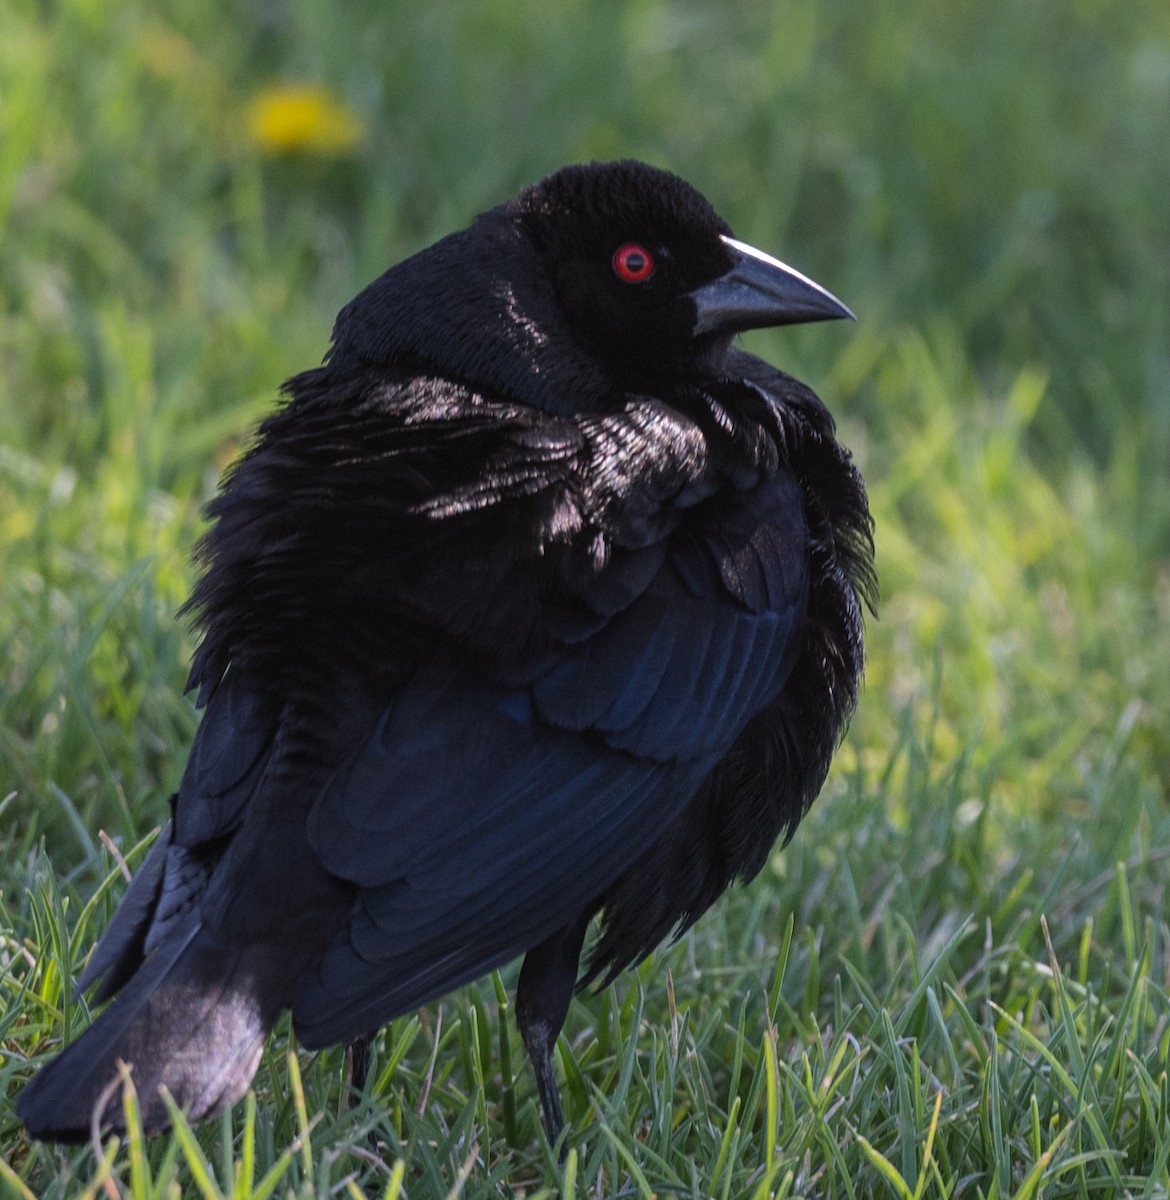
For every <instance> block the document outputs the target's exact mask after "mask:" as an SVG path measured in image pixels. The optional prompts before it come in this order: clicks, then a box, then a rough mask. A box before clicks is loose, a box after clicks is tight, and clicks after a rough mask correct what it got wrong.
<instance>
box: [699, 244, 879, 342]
mask: <svg viewBox="0 0 1170 1200" xmlns="http://www.w3.org/2000/svg"><path fill="white" fill-rule="evenodd" d="M723 243H724V245H725V246H726V247H727V248H728V250H729V251H730V252H731V254H732V257H733V260H734V261H733V262H732V264H731V266H730V267H729V268H728V269H727V270H726V271H725V272H724V273H723V274H722V275H720V276H719V278H718V279H714V280H712V281H711V282H710V283H706V284H704V285H703V286H702V287H700V288H696V289H695V290H694V291H693V292H691V294H690V296H691V299H692V300H693V301H694V302H695V333H740V332H742V331H743V330H745V329H763V328H765V327H767V326H771V325H798V324H800V323H802V322H805V321H833V320H836V319H837V318H838V317H848V318H849V319H850V320H854V319H855V318H854V316H853V313H851V312H850V311H849V309H848V308H846V307H845V305H844V304H842V303H841V301H840V300H838V299H837V297H836V296H834V295H832V294H831V293H830V292H827V291H825V289H824V288H823V287H821V285H820V284H819V283H813V281H812V280H811V279H809V278H807V277H806V276H804V275H802V274H801V273H800V272H799V271H794V270H793V269H792V268H791V267H789V266H786V265H785V264H784V263H782V262H780V260H779V259H776V258H773V257H772V256H771V255H770V254H765V253H764V252H763V251H762V250H757V249H756V248H755V247H754V246H749V245H747V244H746V243H745V242H737V241H736V240H735V238H730V237H724V238H723Z"/></svg>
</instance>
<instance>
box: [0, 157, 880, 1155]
mask: <svg viewBox="0 0 1170 1200" xmlns="http://www.w3.org/2000/svg"><path fill="white" fill-rule="evenodd" d="M846 315H850V314H849V313H848V310H847V309H846V308H845V307H844V306H843V305H842V304H841V303H840V302H839V301H837V300H835V299H834V298H833V297H832V296H831V295H829V294H828V293H827V292H825V291H824V290H823V289H822V288H820V287H818V286H817V285H816V284H815V283H812V282H811V281H810V280H808V279H806V278H804V277H803V276H802V275H800V274H798V273H797V272H796V271H793V270H792V269H790V268H789V267H786V266H784V265H783V264H781V263H779V262H777V261H776V260H775V259H773V258H770V257H769V256H768V255H766V254H763V253H761V252H760V251H758V250H754V249H752V248H751V247H750V246H747V245H745V244H743V243H742V242H739V241H737V240H735V239H734V238H733V237H732V236H731V232H730V230H729V228H728V226H727V225H726V224H725V223H724V222H723V221H722V220H721V219H720V217H719V216H717V215H716V213H715V211H714V210H713V209H712V207H711V206H710V204H709V203H708V202H707V201H706V200H705V199H704V198H703V197H702V196H701V195H700V194H699V193H698V192H696V191H695V190H694V189H693V188H692V187H690V186H689V185H688V184H686V183H684V182H683V181H682V180H681V179H679V178H677V177H676V176H673V175H671V174H668V173H666V172H664V171H661V170H656V169H653V168H651V167H648V166H645V165H643V164H640V163H636V162H628V161H627V162H618V163H608V164H597V163H595V164H591V165H587V166H574V167H567V168H565V169H563V170H561V171H558V172H556V173H555V174H553V175H551V176H549V177H548V178H546V179H544V180H542V181H541V182H539V183H536V184H534V185H533V186H531V187H528V188H525V189H524V190H523V191H521V192H520V193H519V194H518V195H517V196H516V197H515V198H514V199H512V200H511V201H509V202H508V203H506V204H503V205H501V206H500V207H498V208H494V209H492V210H491V211H489V212H486V213H484V214H483V215H481V216H480V217H478V218H477V219H476V220H475V222H474V223H473V224H472V225H471V226H470V227H469V228H467V229H465V230H463V231H461V232H458V233H453V234H451V235H450V236H448V237H445V238H443V239H442V240H441V241H439V242H437V243H436V244H435V245H433V246H431V247H429V248H428V249H426V250H423V251H422V252H421V253H419V254H416V255H415V256H413V257H412V258H409V259H407V260H406V261H404V262H402V263H399V264H398V265H397V266H395V267H393V268H391V269H390V270H389V271H387V272H386V273H385V274H384V275H383V276H381V278H379V279H377V280H375V281H374V282H373V283H372V284H370V285H369V286H368V287H367V288H366V289H365V290H364V291H363V292H361V294H360V295H358V296H357V298H356V299H354V300H353V301H352V302H351V303H350V304H348V305H347V306H346V307H345V308H344V309H343V310H342V311H341V313H340V315H339V316H338V318H337V322H336V324H335V326H334V330H333V339H332V345H331V348H330V349H329V352H328V355H327V357H326V359H325V361H324V364H323V365H322V366H320V367H318V368H316V369H314V370H309V371H306V372H304V373H303V374H301V375H298V376H296V377H295V378H293V379H292V380H290V381H289V383H288V384H287V385H286V387H285V402H284V403H283V405H282V406H281V407H280V408H279V409H278V410H277V411H276V412H275V413H274V414H273V415H272V416H270V417H268V419H267V420H265V421H264V422H263V423H262V424H261V425H260V427H259V430H258V432H257V435H256V437H255V440H254V443H253V444H252V446H251V448H250V449H249V450H248V451H247V452H246V453H245V454H244V456H243V457H242V459H241V460H240V461H239V462H238V463H237V464H236V466H235V467H234V468H233V469H232V470H231V471H230V472H229V474H228V475H227V477H226V479H225V481H224V483H223V485H222V487H221V489H220V491H219V494H218V496H217V497H216V498H215V499H214V500H213V501H212V503H211V504H210V506H209V510H208V512H209V528H208V532H207V533H206V535H205V537H204V538H203V540H202V542H201V543H200V546H199V549H198V560H199V564H200V567H201V575H200V578H199V581H198V583H197V585H196V587H195V590H194V593H193V596H192V598H191V601H190V604H189V611H190V612H191V613H192V614H193V616H194V619H195V622H196V624H197V626H198V628H199V630H200V633H201V640H200V642H199V645H198V649H197V651H196V653H195V656H194V661H193V665H192V668H191V674H190V680H189V684H190V687H192V688H193V689H195V690H196V694H197V704H198V707H199V708H200V709H201V710H202V721H201V724H200V725H199V728H198V731H197V733H196V736H195V740H194V744H193V746H192V749H191V752H190V756H189V758H188V760H187V765H186V770H185V773H184V774H183V777H182V781H181V783H180V786H179V790H178V792H177V793H176V794H175V796H173V797H172V800H171V809H172V816H171V819H170V821H169V822H168V823H167V825H166V826H165V828H164V829H163V831H162V833H161V835H160V837H159V838H158V841H157V842H156V844H155V846H154V848H153V850H152V851H151V853H150V855H149V856H148V858H147V859H146V861H145V862H144V864H143V866H142V867H141V869H140V870H139V872H138V874H137V876H136V877H135V879H134V881H133V883H132V884H131V886H130V888H129V890H128V891H127V893H126V895H125V898H124V899H123V901H122V904H121V907H120V908H119V909H118V911H117V913H116V914H115V916H114V918H113V921H112V923H111V925H110V928H109V930H108V931H107V933H106V935H105V937H104V938H103V939H102V941H101V942H100V944H99V945H98V947H97V949H96V950H95V951H94V952H93V954H92V956H91V957H90V960H89V963H88V965H87V967H86V968H85V971H84V973H83V974H82V976H81V979H80V986H81V987H82V988H87V987H90V986H91V985H92V984H94V983H97V982H99V981H100V986H99V987H98V989H97V991H96V994H95V996H94V1000H95V1001H102V1000H105V999H106V998H108V997H111V996H116V998H115V999H114V1001H113V1003H112V1004H110V1005H109V1006H108V1007H107V1008H106V1010H105V1011H104V1012H103V1013H102V1014H101V1015H100V1016H99V1017H98V1018H97V1020H96V1021H95V1022H94V1024H93V1025H92V1026H91V1027H90V1028H89V1029H88V1030H87V1031H86V1032H85V1033H84V1034H82V1035H81V1037H79V1038H78V1039H77V1040H76V1041H74V1042H73V1043H72V1044H71V1045H70V1046H68V1047H67V1048H66V1049H65V1050H64V1051H63V1053H61V1055H60V1056H59V1057H57V1058H56V1059H55V1060H54V1061H53V1062H50V1063H49V1064H48V1065H47V1066H46V1067H45V1068H44V1069H43V1070H42V1071H41V1072H40V1073H39V1074H38V1075H37V1076H36V1077H35V1078H34V1079H33V1081H32V1082H31V1083H30V1084H29V1085H28V1086H27V1087H26V1089H25V1090H24V1092H23V1094H22V1095H21V1097H20V1100H19V1105H18V1107H19V1112H20V1115H21V1117H22V1118H23V1120H24V1122H25V1124H26V1125H27V1127H28V1129H29V1131H30V1133H32V1134H33V1135H34V1136H35V1137H39V1138H48V1139H56V1140H62V1141H67V1140H71V1139H79V1138H82V1137H84V1136H86V1135H87V1133H88V1131H89V1129H90V1126H91V1119H93V1118H94V1113H93V1110H94V1107H95V1105H96V1104H97V1103H98V1102H99V1100H101V1101H102V1102H104V1103H105V1105H106V1107H105V1110H104V1112H102V1113H99V1114H97V1115H96V1119H97V1120H98V1122H99V1123H103V1124H105V1125H106V1126H107V1127H110V1128H118V1127H120V1124H121V1121H122V1115H121V1113H122V1110H121V1106H120V1104H118V1103H117V1102H116V1099H115V1100H114V1102H112V1103H111V1102H110V1101H111V1098H112V1097H114V1096H116V1091H117V1087H116V1086H115V1087H114V1088H110V1087H109V1086H108V1085H110V1084H111V1082H112V1081H114V1080H115V1079H116V1078H117V1075H118V1072H117V1063H118V1060H124V1061H125V1062H126V1063H128V1064H130V1066H131V1068H132V1072H133V1079H134V1081H135V1083H136V1086H137V1091H138V1096H139V1102H140V1105H141V1113H142V1118H143V1122H144V1125H145V1127H146V1129H147V1130H158V1129H161V1128H163V1127H165V1126H166V1125H167V1124H168V1121H169V1118H168V1113H167V1109H166V1107H165V1105H164V1103H163V1100H162V1099H161V1098H160V1095H159V1087H160V1085H165V1086H166V1087H167V1088H168V1089H169V1090H170V1093H171V1094H172V1095H173V1097H174V1098H175V1100H176V1101H177V1102H178V1104H179V1105H180V1106H181V1107H183V1108H184V1109H185V1110H186V1111H187V1113H188V1115H189V1117H190V1118H192V1119H198V1118H202V1117H206V1116H208V1115H209V1114H211V1113H214V1112H216V1111H217V1110H219V1109H220V1108H222V1107H223V1106H225V1105H228V1104H231V1103H233V1102H234V1101H236V1100H238V1099H239V1098H240V1097H241V1096H242V1095H243V1093H244V1092H245V1090H246V1089H247V1087H248V1084H249V1082H250V1080H251V1079H252V1076H253V1073H254V1072H255V1070H256V1065H257V1062H258V1060H259V1056H260V1052H261V1048H262V1046H263V1043H264V1039H265V1036H266V1034H267V1033H268V1031H269V1029H270V1028H271V1027H272V1025H273V1022H274V1021H275V1020H276V1018H277V1016H278V1015H279V1014H280V1013H281V1012H282V1011H283V1010H285V1009H291V1011H292V1017H293V1022H294V1027H295V1030H296V1033H297V1036H298V1038H299V1039H300V1041H301V1043H302V1044H303V1045H305V1046H307V1047H310V1048H312V1047H318V1046H326V1045H329V1044H331V1043H337V1042H346V1041H350V1042H355V1041H356V1042H357V1043H358V1045H359V1048H360V1047H361V1046H362V1045H363V1044H364V1043H363V1042H362V1039H364V1038H366V1037H367V1036H368V1035H369V1034H370V1033H371V1032H372V1031H374V1030H376V1029H377V1028H378V1027H379V1026H381V1025H382V1024H383V1023H384V1022H386V1021H389V1020H390V1019H391V1018H393V1017H395V1016H397V1015H399V1014H401V1013H405V1012H408V1011H409V1010H411V1009H414V1008H416V1007H417V1006H419V1005H422V1004H425V1003H426V1002H428V1001H430V1000H433V999H435V998H436V997H439V996H442V995H443V994H444V993H446V992H449V991H451V990H452V989H453V988H456V987H458V986H459V985H461V984H463V983H466V982H468V981H469V980H473V979H475V978H476V977H477V976H480V975H483V974H484V973H485V972H487V971H490V970H492V969H493V968H495V967H499V966H501V965H502V964H505V963H507V962H508V961H509V960H511V959H513V958H515V957H517V956H518V955H524V963H523V967H522V970H521V973H520V977H519V983H518V987H517V998H516V1013H517V1019H518V1023H519V1026H520V1030H521V1032H522V1035H523V1039H524V1042H525V1045H526V1046H527V1049H528V1051H529V1054H530V1056H531V1059H532V1061H533V1064H534V1068H535V1072H536V1078H537V1084H538V1089H539V1095H540V1101H541V1105H542V1110H543V1116H544V1121H545V1126H546V1129H547V1132H548V1136H549V1138H550V1140H551V1141H554V1142H555V1141H556V1139H557V1136H558V1134H559V1133H560V1131H561V1129H562V1125H563V1120H562V1114H561V1109H560V1102H559V1097H558V1092H557V1086H556V1082H555V1077H554V1071H553V1063H552V1052H553V1047H554V1045H555V1042H556V1038H557V1036H558V1033H559V1031H560V1029H561V1027H562V1024H563V1023H564V1019H565V1015H566V1012H567V1009H568V1005H569V1000H570V997H571V995H572V992H573V989H574V987H576V986H580V985H582V984H584V983H586V982H590V981H606V982H608V981H609V980H610V979H612V978H613V976H614V975H615V974H616V973H617V972H619V971H620V970H621V969H622V968H624V967H626V966H627V965H629V964H631V963H635V962H637V961H639V960H640V959H642V958H643V957H644V956H645V955H647V954H648V953H649V952H650V951H651V950H652V949H653V947H654V946H655V945H657V944H658V943H659V942H660V941H661V940H662V939H663V938H665V937H668V936H670V935H672V934H674V935H677V934H678V933H680V932H681V931H683V930H685V929H686V928H687V927H688V926H690V925H691V923H692V922H693V921H695V920H696V919H697V918H698V917H699V916H700V915H701V914H702V913H703V912H704V911H705V910H706V909H707V908H708V907H709V906H710V905H711V904H712V903H713V902H714V901H715V900H716V898H717V897H718V896H719V895H720V894H721V893H722V892H723V891H724V890H725V889H726V888H727V887H728V886H729V885H730V884H731V883H732V882H733V881H735V880H747V879H750V878H751V877H752V876H753V875H754V874H755V873H756V872H757V871H759V869H760V867H761V866H762V865H763V863H764V862H765V860H766V859H767V857H768V855H769V853H770V851H771V850H772V847H773V845H774V844H775V842H776V841H777V839H778V838H780V837H788V836H791V834H792V832H793V830H794V829H795V828H796V826H797V824H798V822H799V821H800V819H801V817H802V816H803V815H804V813H805V812H806V810H807V808H808V806H809V804H810V803H811V802H812V800H813V798H814V797H815V796H816V794H817V792H818V791H819V790H820V788H821V785H822V783H823V782H824V779H825V774H826V771H827V769H828V766H829V760H830V757H831V755H832V753H833V750H834V748H835V746H836V744H837V742H838V740H839V738H840V736H841V733H842V730H843V727H844V724H845V722H846V720H847V719H848V716H849V714H850V713H851V711H852V709H853V707H854V705H855V703H856V699H857V690H858V681H859V678H860V674H861V670H862V657H863V644H862V616H861V604H862V602H869V603H870V604H871V605H872V599H873V595H874V591H875V582H874V574H873V561H872V559H873V545H872V537H871V522H870V516H869V510H868V506H867V502H866V496H865V489H864V486H863V483H862V480H861V477H860V475H859V473H858V471H857V470H856V468H855V467H854V465H853V464H852V461H851V459H850V456H849V454H848V453H847V452H846V451H845V450H844V449H843V448H842V447H841V446H840V445H839V444H838V443H837V441H836V440H835V438H834V426H833V421H832V419H831V417H830V416H829V414H828V412H827V410H826V409H825V407H824V406H823V405H822V404H821V402H820V401H819V400H818V399H817V397H816V396H815V395H814V394H813V393H812V392H811V391H810V390H809V389H808V388H807V387H805V386H804V385H803V384H801V383H798V382H797V381H796V380H794V379H792V378H791V377H789V376H788V375H785V374H783V373H782V372H780V371H778V370H776V369H774V368H773V367H771V366H769V365H768V364H767V363H765V362H763V361H761V360H760V359H758V358H756V357H753V356H751V355H748V354H746V353H744V352H743V351H741V350H739V349H737V348H735V347H734V346H733V344H732V343H733V339H734V337H735V335H736V334H737V333H739V332H741V331H743V330H748V329H752V328H757V327H763V326H772V325H783V324H789V323H795V322H802V321H818V320H825V319H830V318H834V317H841V316H846ZM591 927H594V928H595V929H596V934H595V936H594V937H593V938H592V939H591V945H590V949H589V951H588V953H587V955H586V957H585V961H584V965H583V966H582V965H581V960H582V951H583V947H584V946H585V942H586V938H587V936H588V934H589V930H590V928H591ZM359 1057H360V1056H359ZM359 1074H360V1069H359Z"/></svg>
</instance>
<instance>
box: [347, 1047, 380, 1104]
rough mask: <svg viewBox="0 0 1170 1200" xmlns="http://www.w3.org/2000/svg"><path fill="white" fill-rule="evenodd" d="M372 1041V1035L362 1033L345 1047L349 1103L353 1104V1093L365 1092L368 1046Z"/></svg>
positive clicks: (368, 1058) (368, 1070)
mask: <svg viewBox="0 0 1170 1200" xmlns="http://www.w3.org/2000/svg"><path fill="white" fill-rule="evenodd" d="M373 1041H374V1035H373V1034H372V1033H363V1034H362V1035H361V1037H356V1038H354V1039H353V1041H352V1042H350V1044H349V1045H348V1046H347V1047H346V1055H345V1057H346V1066H347V1068H348V1070H347V1072H346V1073H347V1075H348V1076H349V1078H348V1080H347V1082H348V1083H349V1087H350V1089H351V1091H350V1102H351V1103H352V1102H353V1092H364V1091H365V1090H366V1076H367V1075H368V1074H369V1073H370V1046H371V1044H372V1043H373Z"/></svg>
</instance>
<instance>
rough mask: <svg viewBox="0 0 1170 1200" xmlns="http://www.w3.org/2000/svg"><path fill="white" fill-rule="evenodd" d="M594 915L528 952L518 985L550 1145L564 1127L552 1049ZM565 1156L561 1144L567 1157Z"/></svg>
mask: <svg viewBox="0 0 1170 1200" xmlns="http://www.w3.org/2000/svg"><path fill="white" fill-rule="evenodd" d="M592 916H593V913H592V911H589V912H586V913H583V914H582V915H581V916H580V917H579V918H578V919H577V921H576V922H575V923H574V924H572V925H566V926H565V927H564V928H563V929H559V930H558V931H557V932H556V933H554V934H553V935H552V937H550V938H548V939H546V940H545V941H543V942H541V943H540V945H539V946H533V948H532V949H531V950H529V951H528V953H527V954H526V955H525V956H524V966H523V967H522V968H521V970H520V982H519V984H518V985H517V987H516V1024H517V1025H518V1026H519V1027H520V1036H521V1037H522V1038H523V1039H524V1046H525V1048H526V1049H527V1051H528V1057H529V1058H530V1059H531V1060H532V1069H533V1072H534V1073H535V1075H536V1088H537V1091H538V1092H539V1093H540V1107H541V1112H542V1113H543V1116H544V1129H545V1132H546V1133H547V1134H548V1141H549V1145H550V1146H555V1145H556V1144H557V1139H558V1138H559V1137H560V1136H561V1133H562V1131H563V1130H564V1128H565V1119H564V1115H563V1114H562V1112H561V1096H560V1092H559V1091H558V1089H557V1080H556V1073H555V1072H554V1071H553V1060H552V1055H553V1047H555V1046H556V1044H557V1037H558V1036H559V1034H560V1032H561V1026H562V1025H564V1023H565V1016H566V1014H567V1013H568V1011H569V1001H570V1000H571V999H572V998H573V988H574V986H575V985H576V983H577V964H578V962H579V960H580V958H581V946H582V945H583V944H584V942H585V931H586V930H587V929H588V928H589V922H590V920H591V918H592ZM564 1154H565V1150H564V1147H562V1148H561V1151H560V1155H561V1158H562V1159H563V1158H564Z"/></svg>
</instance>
